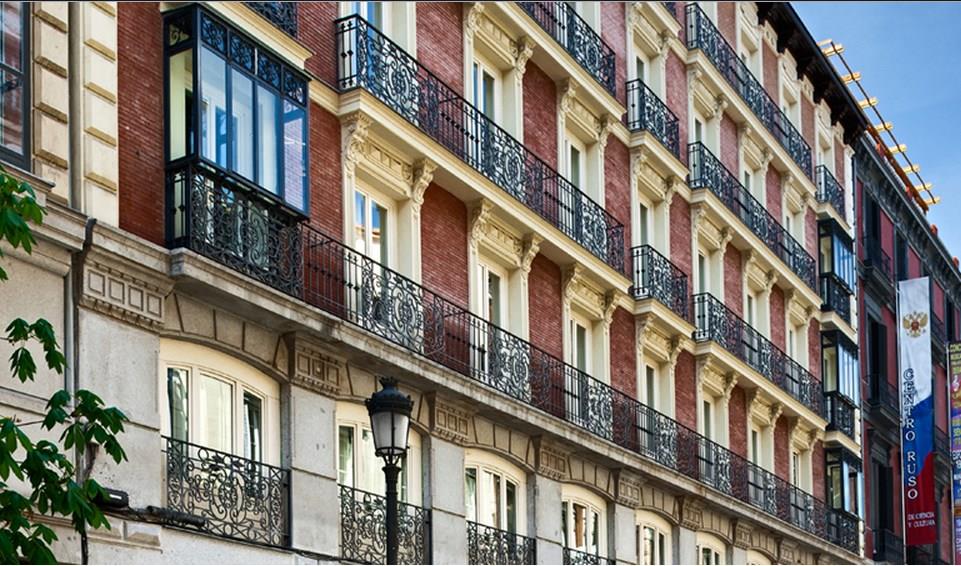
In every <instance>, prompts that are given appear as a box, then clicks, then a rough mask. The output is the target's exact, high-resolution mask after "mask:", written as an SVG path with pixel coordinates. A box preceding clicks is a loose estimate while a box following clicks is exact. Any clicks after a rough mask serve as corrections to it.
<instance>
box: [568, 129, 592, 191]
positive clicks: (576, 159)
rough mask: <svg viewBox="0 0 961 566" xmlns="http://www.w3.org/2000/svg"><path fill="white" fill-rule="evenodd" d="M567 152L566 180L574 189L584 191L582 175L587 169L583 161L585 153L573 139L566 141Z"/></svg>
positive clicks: (581, 145) (580, 145)
mask: <svg viewBox="0 0 961 566" xmlns="http://www.w3.org/2000/svg"><path fill="white" fill-rule="evenodd" d="M567 151H568V156H567V178H568V179H569V180H570V181H571V183H572V184H573V185H574V186H575V187H577V188H578V189H581V190H584V187H585V186H586V183H585V182H584V174H585V173H586V169H587V167H586V163H585V162H584V159H585V157H586V153H587V151H586V150H585V148H584V145H583V144H582V143H580V142H579V141H576V140H573V139H568V142H567Z"/></svg>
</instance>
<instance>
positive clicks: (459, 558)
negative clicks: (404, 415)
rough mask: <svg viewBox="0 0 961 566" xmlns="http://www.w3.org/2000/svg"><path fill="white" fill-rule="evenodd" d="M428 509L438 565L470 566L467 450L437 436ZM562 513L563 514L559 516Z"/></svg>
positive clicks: (432, 448)
mask: <svg viewBox="0 0 961 566" xmlns="http://www.w3.org/2000/svg"><path fill="white" fill-rule="evenodd" d="M429 450H430V463H429V474H430V477H429V478H428V481H427V482H426V485H427V486H428V489H429V492H428V495H429V497H428V502H427V503H428V506H429V507H430V509H431V547H432V557H433V562H434V563H435V564H467V519H466V508H465V505H464V449H463V448H462V447H460V446H458V445H456V444H453V443H452V442H448V441H446V440H443V439H441V438H438V437H436V436H434V437H431V438H430V448H429ZM558 514H559V513H558Z"/></svg>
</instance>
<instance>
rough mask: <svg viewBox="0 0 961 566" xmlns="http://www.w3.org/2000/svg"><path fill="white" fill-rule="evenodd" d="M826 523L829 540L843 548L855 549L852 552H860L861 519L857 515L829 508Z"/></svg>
mask: <svg viewBox="0 0 961 566" xmlns="http://www.w3.org/2000/svg"><path fill="white" fill-rule="evenodd" d="M826 524H827V539H828V540H830V541H831V542H833V543H834V544H836V545H838V546H841V547H843V548H847V549H853V550H851V552H854V553H858V552H859V549H860V547H861V534H860V530H861V527H860V524H861V519H860V518H859V517H858V516H857V515H853V514H851V513H848V512H847V511H841V510H839V509H828V516H827V521H826Z"/></svg>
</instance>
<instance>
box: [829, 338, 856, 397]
mask: <svg viewBox="0 0 961 566" xmlns="http://www.w3.org/2000/svg"><path fill="white" fill-rule="evenodd" d="M832 346H833V347H834V348H835V356H834V363H835V367H834V375H835V376H836V383H835V388H834V389H828V385H827V383H826V380H824V379H823V378H824V377H825V376H826V374H825V372H824V369H825V368H824V363H825V360H824V355H823V352H824V351H825V350H827V349H828V348H831V347H832ZM842 350H843V352H842ZM821 352H822V356H821V364H822V366H821V376H822V383H824V392H825V393H838V394H840V395H842V396H844V398H846V399H847V400H848V401H850V402H851V403H852V404H853V405H855V406H860V405H861V375H860V374H861V360H860V359H859V358H858V347H857V344H855V343H854V342H852V341H851V339H850V338H848V337H847V336H846V335H845V334H844V333H843V332H841V331H840V330H831V331H827V332H822V333H821ZM843 354H847V355H848V358H847V360H842V359H841V358H842V355H843ZM845 361H846V362H847V364H844V363H843V362H845ZM848 372H850V374H849V373H848ZM851 374H853V375H851ZM845 384H848V385H849V386H851V387H854V391H850V390H848V388H847V387H845Z"/></svg>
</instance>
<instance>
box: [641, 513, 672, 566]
mask: <svg viewBox="0 0 961 566" xmlns="http://www.w3.org/2000/svg"><path fill="white" fill-rule="evenodd" d="M635 524H636V527H635V528H636V531H635V536H636V539H637V557H636V563H637V564H640V565H643V566H659V565H662V564H673V563H674V561H673V546H674V538H673V532H674V531H673V529H672V528H671V524H670V523H668V522H667V521H666V520H665V519H663V518H662V517H660V516H659V515H656V514H655V513H653V512H651V511H641V510H638V511H637V516H636V519H635ZM646 529H649V530H651V531H652V533H653V535H654V538H653V543H654V545H653V546H654V548H653V549H652V554H651V559H650V560H649V561H648V560H647V556H646V554H645V548H644V547H645V542H646V539H645V536H644V535H645V530H646ZM660 539H663V545H659V544H658V541H659V540H660Z"/></svg>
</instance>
